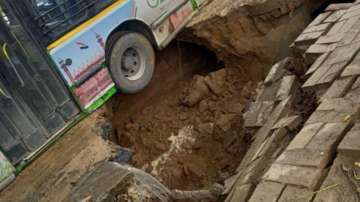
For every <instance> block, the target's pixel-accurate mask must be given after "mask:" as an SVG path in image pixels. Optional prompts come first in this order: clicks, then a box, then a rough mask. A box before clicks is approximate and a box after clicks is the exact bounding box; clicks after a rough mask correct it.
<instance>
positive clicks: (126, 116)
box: [108, 43, 256, 190]
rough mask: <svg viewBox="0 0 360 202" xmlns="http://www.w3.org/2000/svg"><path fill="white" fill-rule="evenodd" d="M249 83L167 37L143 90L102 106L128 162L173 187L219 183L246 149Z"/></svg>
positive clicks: (206, 53) (196, 49)
mask: <svg viewBox="0 0 360 202" xmlns="http://www.w3.org/2000/svg"><path fill="white" fill-rule="evenodd" d="M255 87H256V86H255V82H250V81H248V78H247V77H246V75H243V74H241V73H240V70H239V69H238V68H231V67H227V68H224V65H223V63H222V62H221V61H218V59H217V57H216V55H215V54H214V53H212V52H211V51H209V50H208V49H206V48H204V47H200V46H198V45H194V44H189V43H173V44H171V45H170V46H169V47H168V48H167V49H166V50H164V51H162V52H161V53H160V54H159V55H158V61H157V70H156V74H155V78H154V80H153V83H152V84H151V85H150V86H149V87H148V88H147V89H146V90H145V91H144V92H142V93H140V94H137V95H131V96H125V95H119V96H117V97H116V98H115V99H113V101H112V102H111V103H110V104H109V105H108V109H110V110H109V111H110V114H111V116H110V117H111V120H112V124H113V128H114V135H113V136H112V140H113V141H115V142H116V143H117V144H119V145H120V146H122V147H126V148H129V149H130V150H131V152H132V154H133V158H132V162H131V164H132V165H134V166H135V167H138V168H142V169H144V170H146V171H147V172H149V173H151V174H152V175H154V176H155V177H157V178H158V179H159V180H160V181H161V182H163V183H164V184H165V185H166V186H168V187H169V188H171V189H173V188H176V189H185V190H192V189H196V188H201V187H206V186H209V185H211V184H212V183H215V182H223V181H224V180H225V179H226V178H228V177H230V176H231V175H232V174H233V172H234V171H235V170H236V167H237V165H238V164H239V163H240V161H241V159H242V157H243V155H244V153H245V152H246V149H247V141H248V140H247V137H246V136H245V133H244V131H243V129H242V111H243V109H244V105H245V103H247V101H248V99H250V98H251V97H252V95H253V93H254V91H253V90H254V89H255ZM214 151H216V152H214Z"/></svg>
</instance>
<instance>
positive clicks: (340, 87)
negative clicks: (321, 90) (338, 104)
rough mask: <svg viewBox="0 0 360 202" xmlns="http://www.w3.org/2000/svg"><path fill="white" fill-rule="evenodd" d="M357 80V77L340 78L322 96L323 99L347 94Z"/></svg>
mask: <svg viewBox="0 0 360 202" xmlns="http://www.w3.org/2000/svg"><path fill="white" fill-rule="evenodd" d="M354 81H355V77H347V78H340V79H338V80H336V81H334V83H333V84H332V85H331V86H330V88H329V89H328V90H327V91H326V93H325V94H324V95H323V96H322V97H321V100H325V99H329V98H340V97H343V96H345V94H346V92H347V91H348V90H349V89H350V88H351V86H352V84H353V83H354Z"/></svg>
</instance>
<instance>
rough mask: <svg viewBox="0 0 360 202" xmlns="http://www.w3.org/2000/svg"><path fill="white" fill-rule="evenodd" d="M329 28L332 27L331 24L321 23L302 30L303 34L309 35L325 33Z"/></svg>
mask: <svg viewBox="0 0 360 202" xmlns="http://www.w3.org/2000/svg"><path fill="white" fill-rule="evenodd" d="M331 26H332V23H323V24H319V25H316V26H310V27H307V28H306V29H305V30H304V32H303V34H306V33H311V32H322V31H327V30H328V29H329V28H330V27H331Z"/></svg>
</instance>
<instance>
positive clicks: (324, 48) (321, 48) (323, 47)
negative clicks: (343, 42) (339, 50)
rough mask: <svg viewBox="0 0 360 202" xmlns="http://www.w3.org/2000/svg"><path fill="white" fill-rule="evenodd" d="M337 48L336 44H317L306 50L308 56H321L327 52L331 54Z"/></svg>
mask: <svg viewBox="0 0 360 202" xmlns="http://www.w3.org/2000/svg"><path fill="white" fill-rule="evenodd" d="M335 48H336V44H318V43H315V44H313V45H311V46H310V47H309V48H308V49H307V50H306V52H305V53H306V54H307V55H316V56H320V55H322V54H324V53H327V52H331V51H333V50H335Z"/></svg>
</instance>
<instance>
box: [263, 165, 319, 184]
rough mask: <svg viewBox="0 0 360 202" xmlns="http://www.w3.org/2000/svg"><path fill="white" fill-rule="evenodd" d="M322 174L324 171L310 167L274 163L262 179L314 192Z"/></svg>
mask: <svg viewBox="0 0 360 202" xmlns="http://www.w3.org/2000/svg"><path fill="white" fill-rule="evenodd" d="M323 174H324V170H322V169H318V168H311V167H301V166H292V165H282V164H277V163H274V164H273V165H272V166H271V168H270V169H269V170H268V172H267V173H266V174H265V175H264V177H263V179H264V180H268V181H273V182H279V183H285V184H290V185H295V186H301V187H306V188H309V189H311V190H314V189H315V188H316V187H317V185H318V183H319V182H320V179H321V178H322V176H323Z"/></svg>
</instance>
